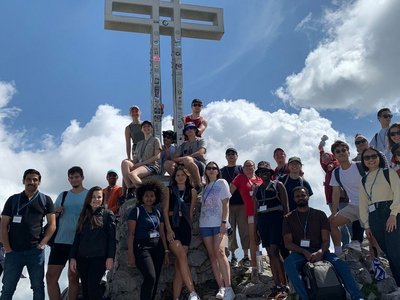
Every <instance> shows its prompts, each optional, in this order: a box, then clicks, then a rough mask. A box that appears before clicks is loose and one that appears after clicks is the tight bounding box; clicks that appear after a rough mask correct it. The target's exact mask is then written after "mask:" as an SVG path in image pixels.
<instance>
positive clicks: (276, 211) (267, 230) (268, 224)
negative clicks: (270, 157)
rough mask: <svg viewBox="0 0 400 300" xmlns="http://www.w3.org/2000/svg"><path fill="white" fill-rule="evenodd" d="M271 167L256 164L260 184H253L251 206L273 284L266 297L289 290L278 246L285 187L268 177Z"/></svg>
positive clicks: (286, 209) (286, 202) (284, 212)
mask: <svg viewBox="0 0 400 300" xmlns="http://www.w3.org/2000/svg"><path fill="white" fill-rule="evenodd" d="M273 173H274V170H273V169H272V168H271V165H270V163H269V162H266V161H260V162H259V163H258V165H257V170H256V175H257V176H258V177H260V178H261V179H262V181H263V182H262V184H261V185H259V186H257V187H256V189H255V190H254V193H253V199H254V208H255V211H254V213H255V216H256V217H255V227H256V228H257V230H258V233H259V235H260V237H261V242H262V246H263V247H264V248H266V249H267V253H268V257H269V261H270V265H271V271H272V277H273V279H274V282H275V286H274V287H273V289H272V293H271V294H269V295H268V297H269V298H275V297H277V296H278V295H279V296H280V297H284V296H287V292H288V291H289V289H288V287H287V280H286V275H285V270H284V268H283V259H282V256H281V252H280V249H281V248H282V244H283V239H282V221H283V216H284V214H287V213H288V199H287V194H286V189H285V186H284V185H283V183H282V182H280V181H278V180H271V177H272V175H273Z"/></svg>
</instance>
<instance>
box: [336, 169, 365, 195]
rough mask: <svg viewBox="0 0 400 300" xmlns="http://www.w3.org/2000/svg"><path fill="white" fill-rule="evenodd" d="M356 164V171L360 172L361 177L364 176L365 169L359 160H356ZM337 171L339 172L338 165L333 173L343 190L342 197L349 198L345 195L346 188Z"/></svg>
mask: <svg viewBox="0 0 400 300" xmlns="http://www.w3.org/2000/svg"><path fill="white" fill-rule="evenodd" d="M356 166H357V170H358V173H360V175H361V177H364V176H365V174H366V173H365V170H364V168H363V166H362V164H361V162H356ZM339 172H340V167H336V168H335V170H333V175H334V176H335V179H336V182H337V183H339V186H340V188H341V189H342V191H343V194H344V198H347V199H349V197H348V196H347V193H346V190H345V189H344V187H343V184H342V181H341V180H340V174H339Z"/></svg>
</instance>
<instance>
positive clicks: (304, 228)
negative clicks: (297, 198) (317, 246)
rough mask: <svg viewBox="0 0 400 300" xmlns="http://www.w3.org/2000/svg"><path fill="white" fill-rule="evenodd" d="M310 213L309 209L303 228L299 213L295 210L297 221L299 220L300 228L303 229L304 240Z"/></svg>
mask: <svg viewBox="0 0 400 300" xmlns="http://www.w3.org/2000/svg"><path fill="white" fill-rule="evenodd" d="M310 211H311V209H308V214H307V218H306V222H305V223H304V226H303V224H301V221H300V217H299V211H298V210H297V209H296V215H297V220H299V224H300V226H301V227H303V233H304V239H306V235H307V225H308V217H309V216H310Z"/></svg>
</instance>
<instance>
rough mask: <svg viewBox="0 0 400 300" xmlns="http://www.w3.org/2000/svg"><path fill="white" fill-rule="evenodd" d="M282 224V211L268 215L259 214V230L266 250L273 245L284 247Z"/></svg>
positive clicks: (268, 213)
mask: <svg viewBox="0 0 400 300" xmlns="http://www.w3.org/2000/svg"><path fill="white" fill-rule="evenodd" d="M282 222H283V212H282V211H279V210H277V211H272V212H267V213H258V215H257V229H258V232H259V233H260V237H261V242H262V246H263V247H264V248H267V247H269V246H271V245H277V246H281V245H282V242H283V238H282Z"/></svg>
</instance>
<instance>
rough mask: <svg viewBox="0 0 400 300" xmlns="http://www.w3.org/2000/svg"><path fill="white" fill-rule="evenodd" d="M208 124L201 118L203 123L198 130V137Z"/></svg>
mask: <svg viewBox="0 0 400 300" xmlns="http://www.w3.org/2000/svg"><path fill="white" fill-rule="evenodd" d="M207 126H208V123H207V121H206V120H205V119H204V118H203V121H201V124H200V126H199V128H198V130H199V135H200V136H202V135H203V132H204V131H205V130H206V129H207Z"/></svg>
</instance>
